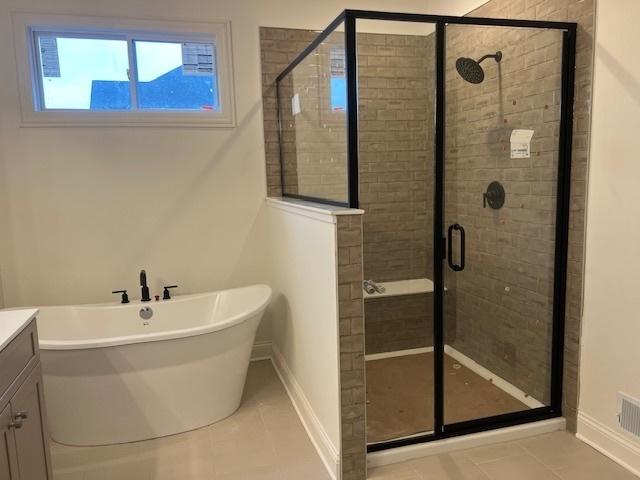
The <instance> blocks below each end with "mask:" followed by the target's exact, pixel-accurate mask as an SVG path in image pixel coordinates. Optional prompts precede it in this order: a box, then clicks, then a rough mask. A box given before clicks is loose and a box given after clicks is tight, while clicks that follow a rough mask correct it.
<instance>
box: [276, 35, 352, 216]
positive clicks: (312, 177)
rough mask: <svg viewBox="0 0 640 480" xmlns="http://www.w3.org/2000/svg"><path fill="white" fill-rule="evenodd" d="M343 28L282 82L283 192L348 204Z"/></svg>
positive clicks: (279, 100)
mask: <svg viewBox="0 0 640 480" xmlns="http://www.w3.org/2000/svg"><path fill="white" fill-rule="evenodd" d="M343 30H344V28H343V27H338V31H334V32H333V33H331V34H330V35H329V36H328V37H327V38H326V39H325V40H324V41H323V42H322V43H321V44H320V45H318V47H316V49H315V50H314V51H313V52H311V53H310V54H309V55H307V56H306V57H305V59H304V60H303V61H302V62H301V63H299V64H298V65H296V66H295V67H294V68H293V70H291V72H289V74H288V75H286V76H285V77H284V78H283V79H281V81H280V82H278V114H279V120H280V156H281V157H280V158H281V167H282V180H283V185H282V188H283V192H284V193H285V194H287V195H290V196H298V197H302V198H308V199H320V200H329V201H332V202H335V203H343V204H347V203H348V201H349V192H348V174H347V172H348V167H347V117H346V106H347V105H346V99H347V84H346V75H345V73H346V69H345V43H344V42H345V39H344V31H343Z"/></svg>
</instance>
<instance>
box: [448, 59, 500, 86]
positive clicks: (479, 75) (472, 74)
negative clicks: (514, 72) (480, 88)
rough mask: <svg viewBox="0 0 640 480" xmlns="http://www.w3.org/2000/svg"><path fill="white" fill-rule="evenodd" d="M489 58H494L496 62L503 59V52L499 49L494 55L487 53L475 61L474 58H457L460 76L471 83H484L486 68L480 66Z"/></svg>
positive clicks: (457, 68)
mask: <svg viewBox="0 0 640 480" xmlns="http://www.w3.org/2000/svg"><path fill="white" fill-rule="evenodd" d="M487 58H493V59H495V61H496V62H499V61H500V60H502V52H500V51H498V52H496V53H494V54H493V55H485V56H484V57H482V58H480V60H478V61H475V60H474V59H472V58H466V57H460V58H459V59H458V60H456V70H458V73H459V74H460V76H461V77H462V78H463V79H464V80H466V81H467V82H469V83H482V82H483V80H484V70H483V69H482V67H481V66H480V63H482V62H483V61H484V60H486V59H487Z"/></svg>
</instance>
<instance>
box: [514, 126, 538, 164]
mask: <svg viewBox="0 0 640 480" xmlns="http://www.w3.org/2000/svg"><path fill="white" fill-rule="evenodd" d="M531 138H533V130H513V131H512V132H511V158H529V157H531Z"/></svg>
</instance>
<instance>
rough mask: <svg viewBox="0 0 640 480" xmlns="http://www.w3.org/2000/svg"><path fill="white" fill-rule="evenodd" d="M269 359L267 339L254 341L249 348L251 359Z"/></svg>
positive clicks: (269, 349) (269, 352) (269, 348)
mask: <svg viewBox="0 0 640 480" xmlns="http://www.w3.org/2000/svg"><path fill="white" fill-rule="evenodd" d="M256 360H271V342H270V341H269V340H266V341H262V342H256V343H254V344H253V349H252V350H251V361H252V362H254V361H256Z"/></svg>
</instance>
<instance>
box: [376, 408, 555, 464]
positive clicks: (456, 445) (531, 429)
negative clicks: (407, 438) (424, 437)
mask: <svg viewBox="0 0 640 480" xmlns="http://www.w3.org/2000/svg"><path fill="white" fill-rule="evenodd" d="M565 426H566V422H565V419H564V418H561V417H560V418H552V419H550V420H542V421H540V422H533V423H525V424H523V425H516V426H513V427H506V428H499V429H496V430H488V431H486V432H480V433H472V434H470V435H463V436H460V437H452V438H446V439H444V440H438V441H434V442H427V443H418V444H416V445H409V446H407V447H398V448H391V449H389V450H382V451H380V452H374V453H370V454H368V455H367V466H368V467H369V468H373V467H381V466H383V465H389V464H392V463H398V462H405V461H407V460H414V459H416V458H420V457H426V456H429V455H437V454H440V453H449V452H453V451H455V450H465V449H467V448H475V447H481V446H484V445H491V444H494V443H499V442H510V441H513V440H519V439H521V438H527V437H531V436H534V435H542V434H544V433H549V432H555V431H557V430H564V429H565Z"/></svg>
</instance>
